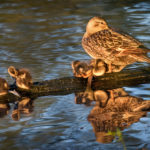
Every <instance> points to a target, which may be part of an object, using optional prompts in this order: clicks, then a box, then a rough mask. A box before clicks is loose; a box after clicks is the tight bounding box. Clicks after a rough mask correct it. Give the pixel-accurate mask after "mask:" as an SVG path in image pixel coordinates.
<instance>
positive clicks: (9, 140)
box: [0, 0, 150, 150]
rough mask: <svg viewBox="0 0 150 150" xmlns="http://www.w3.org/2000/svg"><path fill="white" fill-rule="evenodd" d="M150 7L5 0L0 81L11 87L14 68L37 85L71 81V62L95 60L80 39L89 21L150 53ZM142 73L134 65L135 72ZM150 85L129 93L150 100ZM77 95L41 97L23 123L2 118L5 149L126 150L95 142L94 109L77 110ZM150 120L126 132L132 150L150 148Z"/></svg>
mask: <svg viewBox="0 0 150 150" xmlns="http://www.w3.org/2000/svg"><path fill="white" fill-rule="evenodd" d="M149 8H150V2H149V1H148V0H147V1H146V0H145V1H142V0H141V1H140V0H136V1H133V0H131V1H123V0H120V1H117V0H106V1H98V0H95V1H93V0H38V1H35V0H30V1H25V0H22V1H18V0H13V1H12V0H5V1H1V2H0V73H1V74H0V75H1V77H4V78H5V79H7V81H9V83H12V79H11V78H10V77H9V75H8V73H7V68H8V66H10V65H14V66H16V67H25V68H28V69H29V70H30V72H31V73H32V76H33V79H34V81H42V80H47V79H54V78H60V77H65V76H72V70H71V66H70V64H71V62H72V61H74V60H77V59H88V58H90V57H89V56H88V55H87V54H86V53H85V52H84V50H83V49H82V46H81V39H82V36H83V33H84V32H85V26H86V23H87V21H88V20H89V19H90V18H91V17H93V16H98V15H102V16H103V17H104V18H106V19H107V20H108V23H109V24H110V25H111V26H113V27H115V28H119V29H122V30H124V31H125V32H127V33H130V34H132V35H133V36H134V37H136V38H137V39H139V40H140V41H142V42H143V43H144V44H145V45H146V46H147V47H148V48H150V9H149ZM133 66H134V67H138V66H139V64H137V63H136V64H134V65H132V66H131V68H132V67H133ZM149 87H150V84H143V85H139V86H138V87H132V88H131V87H125V90H126V91H127V92H128V93H130V95H132V96H138V97H141V98H143V99H145V100H146V99H147V100H148V99H150V92H149ZM74 97H75V96H74V94H69V95H64V96H47V97H40V98H38V99H36V100H35V101H34V111H33V112H32V113H31V114H30V115H24V116H22V117H21V119H20V120H19V121H13V120H12V119H11V113H9V114H8V115H7V116H5V117H3V118H1V123H0V149H15V150H17V149H36V150H38V149H61V150H62V149H75V150H77V149H81V150H83V149H123V147H122V144H121V143H118V142H117V141H114V142H113V143H110V144H101V143H98V142H96V138H95V134H94V132H93V128H92V126H91V124H90V123H89V122H88V121H87V116H88V114H89V113H90V111H91V109H92V107H93V106H89V107H88V106H85V105H77V104H75V102H74ZM10 111H11V110H10ZM149 126H150V115H149V114H148V115H147V117H145V118H141V119H140V121H139V122H137V123H134V124H132V125H131V126H130V127H129V128H127V129H125V130H124V131H123V136H124V140H125V143H126V146H127V149H136V148H139V149H140V148H142V147H144V146H145V147H148V148H150V142H149V139H150V128H149Z"/></svg>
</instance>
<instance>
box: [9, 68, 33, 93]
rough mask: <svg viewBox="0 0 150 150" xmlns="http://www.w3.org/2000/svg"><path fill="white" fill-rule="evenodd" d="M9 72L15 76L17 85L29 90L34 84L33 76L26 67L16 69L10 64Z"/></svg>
mask: <svg viewBox="0 0 150 150" xmlns="http://www.w3.org/2000/svg"><path fill="white" fill-rule="evenodd" d="M8 73H9V74H10V76H12V77H13V78H15V82H16V85H17V87H19V88H21V89H26V90H28V89H30V87H31V86H32V77H31V75H30V72H29V71H28V70H26V69H24V68H22V69H16V68H15V67H13V66H10V67H9V68H8Z"/></svg>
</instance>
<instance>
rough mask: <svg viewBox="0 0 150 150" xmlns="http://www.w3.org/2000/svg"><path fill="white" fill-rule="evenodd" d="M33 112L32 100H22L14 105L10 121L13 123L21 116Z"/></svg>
mask: <svg viewBox="0 0 150 150" xmlns="http://www.w3.org/2000/svg"><path fill="white" fill-rule="evenodd" d="M32 111H33V100H31V99H30V98H23V99H22V100H21V101H19V102H17V103H16V104H15V107H14V110H13V111H12V119H13V120H15V121H18V120H20V116H21V114H30V113H31V112H32Z"/></svg>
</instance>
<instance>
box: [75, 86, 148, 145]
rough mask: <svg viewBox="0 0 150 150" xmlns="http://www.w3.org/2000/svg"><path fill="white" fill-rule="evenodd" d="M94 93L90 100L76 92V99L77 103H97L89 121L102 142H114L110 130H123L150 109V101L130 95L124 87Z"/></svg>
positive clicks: (97, 138)
mask: <svg viewBox="0 0 150 150" xmlns="http://www.w3.org/2000/svg"><path fill="white" fill-rule="evenodd" d="M86 92H87V91H86ZM92 93H93V99H90V102H89V99H87V101H86V99H85V97H84V96H83V99H84V101H82V96H81V93H76V94H75V101H76V103H77V104H79V103H80V104H81V103H83V104H87V102H88V104H90V103H92V102H93V103H95V105H94V107H93V109H92V110H91V112H90V114H89V115H88V121H89V122H90V123H91V125H92V127H93V131H94V133H95V136H96V140H97V141H98V142H100V143H110V142H112V141H113V139H114V136H113V135H109V134H108V132H109V131H111V132H115V131H116V130H117V129H118V128H119V129H120V130H123V129H125V128H127V127H129V126H130V125H131V124H133V123H134V122H138V121H139V119H140V118H141V117H144V116H146V114H147V112H148V111H150V101H148V100H146V101H145V100H143V99H142V98H139V97H134V96H130V95H129V94H128V93H127V92H126V91H125V90H124V89H123V88H118V89H113V90H106V91H104V90H94V91H93V92H92ZM111 93H113V97H112V94H111ZM90 94H91V93H90ZM82 95H84V94H83V92H82Z"/></svg>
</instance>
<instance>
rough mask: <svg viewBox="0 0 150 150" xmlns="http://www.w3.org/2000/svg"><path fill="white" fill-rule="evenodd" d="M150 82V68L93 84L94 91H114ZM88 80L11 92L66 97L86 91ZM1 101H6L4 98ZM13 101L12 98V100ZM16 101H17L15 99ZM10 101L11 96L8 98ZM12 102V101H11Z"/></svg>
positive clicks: (68, 79) (105, 77) (53, 82)
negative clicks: (66, 95)
mask: <svg viewBox="0 0 150 150" xmlns="http://www.w3.org/2000/svg"><path fill="white" fill-rule="evenodd" d="M149 82H150V67H149V66H148V67H139V68H136V69H132V70H131V69H125V70H123V71H121V72H118V73H107V74H105V75H103V76H100V77H96V78H94V79H93V82H92V89H102V90H108V89H114V88H119V87H123V86H136V85H138V84H143V83H149ZM86 84H87V79H85V78H76V77H64V78H60V79H53V80H48V81H41V82H35V83H34V84H33V86H32V87H31V88H30V89H29V90H23V89H19V88H17V87H16V86H14V85H11V86H10V87H11V90H16V91H18V92H19V93H20V95H21V96H26V97H30V98H36V97H39V96H46V95H65V94H70V93H74V92H79V91H85V89H86ZM0 99H4V98H3V97H2V98H0ZM11 99H12V98H11ZM14 99H17V98H15V97H14ZM7 100H8V101H9V95H8V96H7ZM10 101H11V100H10Z"/></svg>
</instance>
